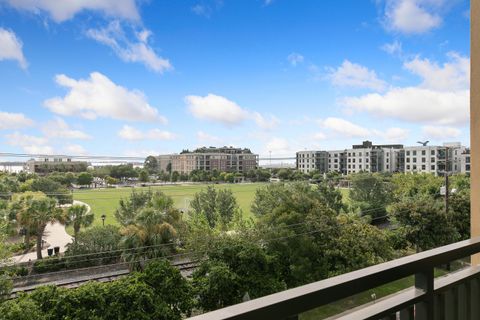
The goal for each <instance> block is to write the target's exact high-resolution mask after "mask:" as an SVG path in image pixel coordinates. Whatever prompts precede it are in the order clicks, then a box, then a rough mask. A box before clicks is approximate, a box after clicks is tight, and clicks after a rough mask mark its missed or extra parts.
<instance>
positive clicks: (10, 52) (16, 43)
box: [0, 28, 28, 69]
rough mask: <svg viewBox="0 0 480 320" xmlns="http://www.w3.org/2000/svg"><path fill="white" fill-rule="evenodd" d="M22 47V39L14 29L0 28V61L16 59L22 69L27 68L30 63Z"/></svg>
mask: <svg viewBox="0 0 480 320" xmlns="http://www.w3.org/2000/svg"><path fill="white" fill-rule="evenodd" d="M22 48H23V43H22V41H21V40H20V39H19V38H17V36H16V35H15V33H14V32H13V31H11V30H6V29H3V28H0V61H2V60H16V61H17V62H18V64H19V65H20V67H21V68H22V69H26V68H27V66H28V63H27V60H26V59H25V57H24V55H23V50H22Z"/></svg>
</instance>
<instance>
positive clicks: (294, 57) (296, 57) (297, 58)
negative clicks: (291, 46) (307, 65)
mask: <svg viewBox="0 0 480 320" xmlns="http://www.w3.org/2000/svg"><path fill="white" fill-rule="evenodd" d="M287 60H288V62H290V64H291V65H292V66H294V67H296V66H297V64H301V63H303V60H304V58H303V56H302V55H301V54H299V53H296V52H293V53H291V54H289V55H288V57H287Z"/></svg>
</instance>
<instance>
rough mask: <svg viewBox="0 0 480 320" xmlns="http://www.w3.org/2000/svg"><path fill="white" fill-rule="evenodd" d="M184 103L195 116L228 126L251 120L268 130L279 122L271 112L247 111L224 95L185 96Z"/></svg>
mask: <svg viewBox="0 0 480 320" xmlns="http://www.w3.org/2000/svg"><path fill="white" fill-rule="evenodd" d="M185 103H186V104H187V109H188V111H189V112H190V114H192V115H193V116H194V117H195V118H197V119H201V120H208V121H212V122H217V123H221V124H223V125H226V126H228V127H232V126H235V125H240V124H241V123H243V122H245V121H246V120H253V121H254V122H255V124H256V125H257V126H258V127H259V128H261V129H263V130H270V129H273V128H275V127H276V126H277V125H278V124H279V123H280V120H279V119H278V118H277V117H275V116H274V115H272V114H269V115H262V114H261V113H259V112H256V111H249V110H247V109H244V108H242V107H240V106H239V105H238V104H237V103H235V102H233V101H231V100H229V99H227V98H225V97H222V96H218V95H215V94H211V93H209V94H208V95H206V96H203V97H202V96H194V95H190V96H186V97H185Z"/></svg>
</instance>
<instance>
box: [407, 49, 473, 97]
mask: <svg viewBox="0 0 480 320" xmlns="http://www.w3.org/2000/svg"><path fill="white" fill-rule="evenodd" d="M447 57H448V59H449V62H446V63H444V64H443V65H442V66H439V65H438V64H437V63H436V62H431V61H430V60H428V59H420V58H419V57H416V58H415V59H413V60H411V61H408V62H406V63H404V67H405V68H406V69H407V70H409V71H410V72H412V73H413V74H416V75H418V76H420V77H421V78H422V79H423V82H422V84H421V85H420V86H421V87H422V88H427V89H432V90H441V91H452V90H458V89H468V88H469V86H470V59H469V58H468V57H465V56H461V55H459V54H458V53H456V52H449V53H448V54H447Z"/></svg>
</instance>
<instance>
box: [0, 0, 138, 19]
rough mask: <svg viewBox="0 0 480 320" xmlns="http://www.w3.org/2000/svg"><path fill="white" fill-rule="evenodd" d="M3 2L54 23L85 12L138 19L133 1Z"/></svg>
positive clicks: (33, 0)
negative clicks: (42, 16) (40, 15)
mask: <svg viewBox="0 0 480 320" xmlns="http://www.w3.org/2000/svg"><path fill="white" fill-rule="evenodd" d="M5 2H7V3H8V4H10V5H11V6H12V7H14V8H16V9H18V10H26V11H30V12H33V13H35V14H40V13H42V12H46V13H48V14H49V15H50V17H51V18H52V19H53V20H54V21H55V22H63V21H66V20H69V19H71V18H73V17H74V16H75V15H76V14H78V13H80V12H82V11H86V10H90V11H100V12H102V13H103V14H105V15H107V16H109V17H115V18H122V19H128V20H139V19H140V14H139V12H138V8H137V4H136V1H135V0H82V1H78V0H73V1H71V0H70V1H58V0H5Z"/></svg>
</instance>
